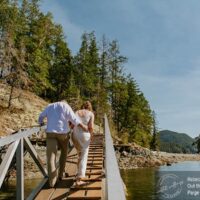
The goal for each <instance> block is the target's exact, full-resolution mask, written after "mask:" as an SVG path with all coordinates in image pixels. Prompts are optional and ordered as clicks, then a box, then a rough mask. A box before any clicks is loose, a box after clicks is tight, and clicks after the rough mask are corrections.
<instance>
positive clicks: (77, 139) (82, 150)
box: [72, 132, 90, 178]
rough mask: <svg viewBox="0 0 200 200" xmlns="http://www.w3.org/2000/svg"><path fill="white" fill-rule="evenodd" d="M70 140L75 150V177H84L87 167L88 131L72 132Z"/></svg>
mask: <svg viewBox="0 0 200 200" xmlns="http://www.w3.org/2000/svg"><path fill="white" fill-rule="evenodd" d="M72 141H73V143H74V146H75V148H76V150H77V154H78V163H77V178H84V177H85V173H86V168H87V159H88V151H89V145H90V133H88V132H83V133H81V132H77V133H76V132H73V134H72Z"/></svg>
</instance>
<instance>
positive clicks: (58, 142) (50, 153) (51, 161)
mask: <svg viewBox="0 0 200 200" xmlns="http://www.w3.org/2000/svg"><path fill="white" fill-rule="evenodd" d="M68 142H69V134H57V133H47V168H48V176H49V186H50V187H54V185H55V184H56V181H57V178H58V177H60V178H62V176H63V172H64V170H65V164H66V159H67V153H68ZM58 146H59V148H60V150H61V154H60V158H59V169H58V167H57V166H56V156H57V150H58Z"/></svg>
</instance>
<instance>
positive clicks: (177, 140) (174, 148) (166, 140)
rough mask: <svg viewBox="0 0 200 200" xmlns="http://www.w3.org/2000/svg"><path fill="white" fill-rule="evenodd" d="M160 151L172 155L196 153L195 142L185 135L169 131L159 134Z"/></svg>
mask: <svg viewBox="0 0 200 200" xmlns="http://www.w3.org/2000/svg"><path fill="white" fill-rule="evenodd" d="M159 140H160V151H165V152H170V153H196V152H197V147H196V145H194V142H195V140H194V139H193V138H191V137H190V136H188V135H187V134H184V133H176V132H173V131H169V130H163V131H160V132H159Z"/></svg>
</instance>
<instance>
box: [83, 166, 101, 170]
mask: <svg viewBox="0 0 200 200" xmlns="http://www.w3.org/2000/svg"><path fill="white" fill-rule="evenodd" d="M102 168H103V166H100V167H95V166H94V167H93V166H87V170H91V169H102Z"/></svg>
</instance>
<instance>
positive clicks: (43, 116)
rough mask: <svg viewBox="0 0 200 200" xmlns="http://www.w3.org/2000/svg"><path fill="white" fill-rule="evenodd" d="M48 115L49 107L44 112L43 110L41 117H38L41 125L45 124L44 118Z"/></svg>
mask: <svg viewBox="0 0 200 200" xmlns="http://www.w3.org/2000/svg"><path fill="white" fill-rule="evenodd" d="M46 116H47V108H45V110H44V111H43V112H41V114H40V116H39V118H38V123H39V124H40V126H43V125H44V122H43V120H44V118H45V117H46Z"/></svg>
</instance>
